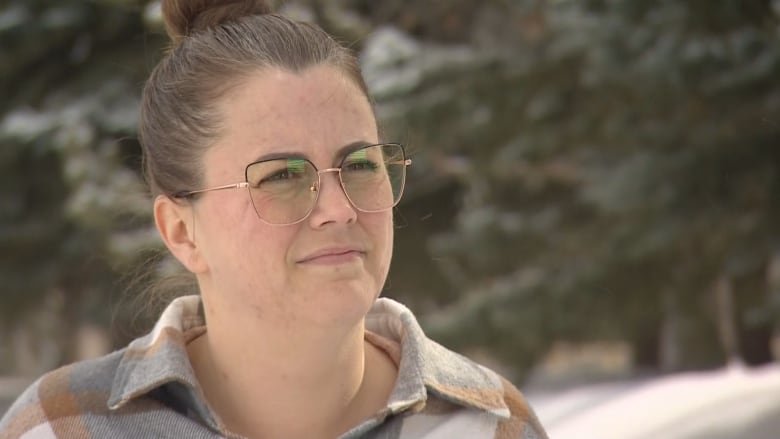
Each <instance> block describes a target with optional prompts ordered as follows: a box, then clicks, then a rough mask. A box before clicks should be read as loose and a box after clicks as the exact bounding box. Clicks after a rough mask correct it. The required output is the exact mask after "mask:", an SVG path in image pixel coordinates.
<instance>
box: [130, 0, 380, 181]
mask: <svg viewBox="0 0 780 439" xmlns="http://www.w3.org/2000/svg"><path fill="white" fill-rule="evenodd" d="M162 12H163V17H164V20H165V26H166V30H167V32H168V35H169V36H170V38H171V40H172V41H173V46H172V48H171V50H170V51H169V52H168V53H167V55H166V56H165V57H164V58H163V59H162V60H161V61H160V63H159V64H158V65H157V67H156V68H155V69H154V70H153V71H152V73H151V75H150V77H149V79H148V81H147V82H146V86H145V87H144V91H143V96H142V100H141V115H140V121H139V128H138V131H139V140H140V142H141V146H142V151H143V157H144V173H145V176H146V180H147V182H148V184H149V187H150V190H151V193H152V196H156V195H159V194H165V195H169V196H171V195H173V194H175V193H177V192H179V191H185V190H193V189H197V188H198V187H199V186H200V184H201V179H202V174H203V171H202V167H201V157H202V155H203V153H204V151H205V150H206V149H207V148H208V146H209V145H210V143H211V142H212V141H213V140H214V139H215V137H216V136H218V135H219V128H220V115H219V114H218V112H217V110H216V108H217V106H216V104H217V102H218V100H219V98H220V97H222V96H223V95H224V94H225V93H226V92H227V91H229V90H230V89H231V88H232V87H236V86H239V85H240V84H241V82H242V80H243V79H244V78H245V77H246V76H248V75H249V74H251V73H253V72H256V71H258V70H261V69H265V68H272V67H275V68H282V69H286V70H289V71H292V72H301V71H303V70H305V69H306V68H308V67H312V66H316V65H322V64H326V65H331V66H334V67H336V68H338V69H340V70H341V71H342V72H343V73H344V74H345V76H346V77H347V78H349V79H351V80H352V81H354V83H355V84H356V85H357V86H358V87H359V88H360V89H361V90H362V91H363V93H364V94H365V96H366V98H367V99H368V100H369V102H370V97H369V94H368V90H367V87H366V84H365V81H364V79H363V75H362V73H361V71H360V65H359V63H358V60H357V58H356V56H355V55H354V54H353V53H352V52H351V51H350V50H349V49H347V48H345V47H343V46H341V45H340V44H339V43H337V42H336V41H335V40H334V39H333V38H331V37H330V35H328V34H327V33H326V32H325V31H323V30H322V29H320V28H319V27H317V26H315V25H312V24H309V23H302V22H296V21H293V20H290V19H288V18H285V17H283V16H281V15H276V14H271V9H270V7H269V6H268V3H267V2H265V1H262V0H162Z"/></svg>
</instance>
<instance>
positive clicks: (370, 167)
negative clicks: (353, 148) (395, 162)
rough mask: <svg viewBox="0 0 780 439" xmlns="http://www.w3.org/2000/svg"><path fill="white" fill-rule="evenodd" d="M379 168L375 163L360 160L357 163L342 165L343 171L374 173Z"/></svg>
mask: <svg viewBox="0 0 780 439" xmlns="http://www.w3.org/2000/svg"><path fill="white" fill-rule="evenodd" d="M377 168H379V166H377V164H376V163H374V162H371V161H368V160H361V161H358V162H352V163H347V164H345V165H344V167H343V169H344V170H345V171H349V172H352V171H375V170H377Z"/></svg>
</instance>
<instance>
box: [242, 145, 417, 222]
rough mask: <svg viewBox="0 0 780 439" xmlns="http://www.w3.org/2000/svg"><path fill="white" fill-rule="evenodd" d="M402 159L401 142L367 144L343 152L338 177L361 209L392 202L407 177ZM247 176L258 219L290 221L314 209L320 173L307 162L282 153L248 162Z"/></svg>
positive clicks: (374, 209) (371, 209) (398, 196)
mask: <svg viewBox="0 0 780 439" xmlns="http://www.w3.org/2000/svg"><path fill="white" fill-rule="evenodd" d="M404 160H405V156H404V150H403V147H402V146H401V145H399V144H381V145H370V146H366V147H363V148H361V149H358V150H355V151H353V152H351V153H349V154H348V155H347V156H345V157H344V159H343V160H342V162H341V167H340V168H341V172H339V178H340V182H341V186H342V188H343V189H344V193H345V194H346V196H347V198H348V199H349V201H350V203H351V204H352V205H353V206H354V207H355V208H356V209H358V210H360V211H362V212H380V211H383V210H387V209H390V208H392V207H393V206H395V205H396V204H397V203H398V201H399V200H400V199H401V193H402V191H403V187H404V181H405V179H406V164H405V162H404ZM246 181H247V182H248V183H249V193H250V196H251V198H252V204H253V205H254V207H255V211H256V212H257V215H258V216H259V217H260V219H262V220H263V221H266V222H268V223H270V224H292V223H296V222H298V221H301V220H302V219H304V218H305V217H306V216H307V215H308V214H309V212H311V211H312V209H314V205H315V204H316V202H317V195H318V190H319V184H320V177H319V174H318V173H317V168H316V167H315V166H314V165H313V164H312V163H311V162H310V161H308V160H306V159H302V158H282V159H273V160H265V161H261V162H257V163H253V164H251V165H249V166H248V167H247V168H246Z"/></svg>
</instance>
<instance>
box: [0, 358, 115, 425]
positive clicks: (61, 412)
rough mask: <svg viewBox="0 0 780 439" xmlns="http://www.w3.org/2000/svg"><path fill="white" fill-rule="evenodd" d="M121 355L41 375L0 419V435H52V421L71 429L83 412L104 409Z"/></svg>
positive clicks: (105, 408) (81, 363)
mask: <svg viewBox="0 0 780 439" xmlns="http://www.w3.org/2000/svg"><path fill="white" fill-rule="evenodd" d="M120 358H121V351H119V352H114V353H112V354H109V355H107V356H104V357H101V358H97V359H94V360H89V361H84V362H79V363H74V364H70V365H67V366H64V367H61V368H59V369H56V370H53V371H51V372H48V373H46V374H45V375H43V376H41V377H40V378H38V380H36V381H35V382H34V383H33V384H31V385H30V386H29V387H28V388H27V389H26V390H25V391H24V392H23V393H22V394H21V395H20V396H19V397H18V398H17V399H16V401H15V402H14V404H13V405H12V406H11V408H10V409H9V410H8V412H7V413H6V414H5V415H3V418H2V419H0V437H14V438H16V437H18V438H28V437H29V438H50V437H51V438H53V437H56V435H55V432H54V430H53V429H52V425H53V423H55V422H56V423H59V424H63V425H69V427H68V428H71V427H74V426H77V425H78V424H80V423H81V421H82V420H83V419H82V417H83V416H85V415H86V414H93V413H105V412H107V411H108V407H107V404H106V402H107V400H108V395H109V394H110V391H111V386H112V383H113V379H114V372H115V371H116V367H117V365H118V364H119V360H120ZM73 437H79V436H78V435H77V434H76V435H75V436H73Z"/></svg>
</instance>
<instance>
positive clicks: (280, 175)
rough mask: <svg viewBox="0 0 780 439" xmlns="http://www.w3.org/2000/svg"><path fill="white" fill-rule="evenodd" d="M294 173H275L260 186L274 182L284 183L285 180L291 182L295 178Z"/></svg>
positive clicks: (261, 182) (263, 180)
mask: <svg viewBox="0 0 780 439" xmlns="http://www.w3.org/2000/svg"><path fill="white" fill-rule="evenodd" d="M293 177H294V176H293V173H292V172H290V171H289V170H287V169H285V170H282V171H278V172H274V173H273V174H271V175H269V176H267V177H265V178H264V179H262V180H260V184H263V183H270V182H274V181H283V180H289V179H290V178H293Z"/></svg>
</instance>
